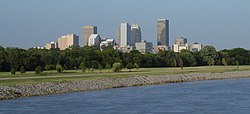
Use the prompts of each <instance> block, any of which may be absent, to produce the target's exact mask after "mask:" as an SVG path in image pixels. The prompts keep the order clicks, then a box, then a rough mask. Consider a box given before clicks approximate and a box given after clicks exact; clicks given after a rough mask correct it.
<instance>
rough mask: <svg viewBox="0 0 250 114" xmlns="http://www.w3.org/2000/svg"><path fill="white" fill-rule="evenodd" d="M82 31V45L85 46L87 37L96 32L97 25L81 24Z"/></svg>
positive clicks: (87, 40)
mask: <svg viewBox="0 0 250 114" xmlns="http://www.w3.org/2000/svg"><path fill="white" fill-rule="evenodd" d="M82 28H83V32H82V37H83V38H82V39H83V41H82V42H83V43H82V44H83V46H87V45H88V42H89V37H90V35H91V34H97V27H96V26H83V27H82Z"/></svg>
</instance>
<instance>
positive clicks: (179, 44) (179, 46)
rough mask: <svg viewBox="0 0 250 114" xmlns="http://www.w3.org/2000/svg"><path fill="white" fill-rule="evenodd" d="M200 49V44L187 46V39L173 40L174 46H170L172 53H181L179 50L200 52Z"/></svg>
mask: <svg viewBox="0 0 250 114" xmlns="http://www.w3.org/2000/svg"><path fill="white" fill-rule="evenodd" d="M202 47H203V46H202V44H198V43H194V44H189V43H188V42H187V38H184V37H177V38H176V39H175V44H173V45H172V50H173V51H174V52H181V50H189V51H200V50H201V49H202Z"/></svg>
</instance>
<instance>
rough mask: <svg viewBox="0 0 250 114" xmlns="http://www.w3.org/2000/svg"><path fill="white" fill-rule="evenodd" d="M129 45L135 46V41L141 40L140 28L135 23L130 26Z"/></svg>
mask: <svg viewBox="0 0 250 114" xmlns="http://www.w3.org/2000/svg"><path fill="white" fill-rule="evenodd" d="M130 41H131V45H132V46H135V43H137V42H141V28H140V27H139V26H138V25H137V24H133V25H132V26H131V40H130Z"/></svg>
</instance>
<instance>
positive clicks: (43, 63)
mask: <svg viewBox="0 0 250 114" xmlns="http://www.w3.org/2000/svg"><path fill="white" fill-rule="evenodd" d="M114 63H120V64H121V67H123V68H125V67H134V66H135V65H137V66H138V67H145V68H147V67H183V66H185V67H187V66H205V65H236V64H239V65H249V64H250V51H249V50H246V49H243V48H234V49H231V50H226V49H225V50H221V51H216V49H215V48H214V47H213V46H205V47H204V48H203V49H202V50H201V51H199V52H191V51H188V50H182V51H181V52H180V53H175V52H173V51H160V52H159V53H157V54H152V53H146V54H141V53H140V52H138V51H137V50H134V51H131V52H130V53H122V52H119V51H117V50H114V49H112V48H111V47H107V48H105V49H104V50H102V51H100V49H99V48H98V47H71V48H68V49H66V50H62V51H61V50H46V49H33V48H31V49H27V50H25V49H21V48H4V47H1V46H0V72H1V71H15V70H16V71H22V72H25V71H36V69H41V70H58V71H60V72H61V71H63V69H65V70H69V69H83V70H90V69H102V68H111V67H113V65H114ZM38 67H39V68H38Z"/></svg>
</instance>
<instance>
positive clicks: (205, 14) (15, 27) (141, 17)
mask: <svg viewBox="0 0 250 114" xmlns="http://www.w3.org/2000/svg"><path fill="white" fill-rule="evenodd" d="M158 18H165V19H168V20H169V21H170V43H171V44H173V43H174V39H175V38H176V37H178V36H183V37H186V38H188V42H189V43H195V42H198V43H202V44H204V45H213V46H215V47H216V48H217V49H218V50H221V49H232V48H237V47H241V48H246V49H250V45H249V43H250V35H249V33H250V0H0V45H1V46H4V47H20V48H30V47H34V46H44V45H45V43H47V42H51V41H56V40H57V38H58V37H60V36H62V35H66V34H69V33H73V34H77V35H78V36H80V44H81V42H82V26H85V25H95V26H97V27H98V33H99V34H100V36H101V37H108V38H115V33H116V30H117V28H118V26H119V24H120V23H122V22H128V23H130V24H134V23H137V24H139V26H140V27H141V29H142V39H144V40H147V41H150V42H153V43H154V44H156V20H157V19H158Z"/></svg>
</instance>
